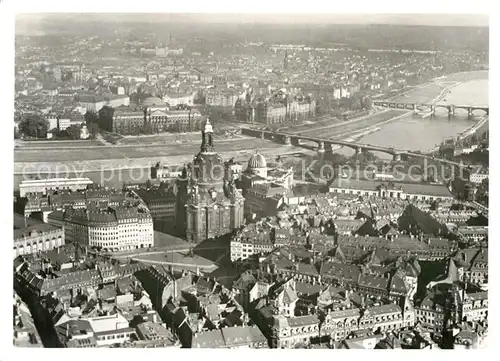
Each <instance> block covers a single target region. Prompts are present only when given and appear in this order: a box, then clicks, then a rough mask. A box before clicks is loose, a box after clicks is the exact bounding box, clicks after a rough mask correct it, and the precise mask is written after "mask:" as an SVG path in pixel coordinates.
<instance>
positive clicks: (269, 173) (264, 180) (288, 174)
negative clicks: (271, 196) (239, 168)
mask: <svg viewBox="0 0 500 361" xmlns="http://www.w3.org/2000/svg"><path fill="white" fill-rule="evenodd" d="M259 184H275V185H279V186H282V187H283V188H285V189H287V190H291V189H292V186H293V168H285V167H283V166H282V165H281V164H269V165H268V164H267V161H266V158H265V157H264V156H263V155H262V154H260V153H259V152H258V151H256V152H255V154H252V156H251V157H250V159H249V160H248V164H247V168H246V169H245V171H244V172H243V173H242V175H241V188H242V190H243V195H245V191H246V190H247V189H250V188H252V187H254V186H256V185H259Z"/></svg>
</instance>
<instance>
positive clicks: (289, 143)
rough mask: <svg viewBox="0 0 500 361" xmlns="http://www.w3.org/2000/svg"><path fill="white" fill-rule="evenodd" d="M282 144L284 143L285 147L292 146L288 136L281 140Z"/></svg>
mask: <svg viewBox="0 0 500 361" xmlns="http://www.w3.org/2000/svg"><path fill="white" fill-rule="evenodd" d="M283 142H284V143H285V145H291V144H292V141H291V140H290V137H289V136H285V137H284V138H283Z"/></svg>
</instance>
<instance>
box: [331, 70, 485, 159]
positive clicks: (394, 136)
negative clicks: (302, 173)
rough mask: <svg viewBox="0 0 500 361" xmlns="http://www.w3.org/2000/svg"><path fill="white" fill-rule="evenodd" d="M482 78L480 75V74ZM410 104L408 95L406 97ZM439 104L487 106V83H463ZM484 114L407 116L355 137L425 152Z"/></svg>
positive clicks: (344, 150)
mask: <svg viewBox="0 0 500 361" xmlns="http://www.w3.org/2000/svg"><path fill="white" fill-rule="evenodd" d="M481 75H482V74H481ZM407 99H408V102H411V101H412V99H411V94H408V98H407ZM437 103H438V104H454V105H475V106H487V105H488V104H489V101H488V80H487V79H478V80H472V81H466V82H463V83H461V84H459V85H457V86H455V87H453V88H452V89H451V92H450V93H449V94H447V95H446V96H445V97H444V98H443V99H441V100H440V101H438V102H437ZM483 115H484V113H483V112H481V111H477V112H476V113H474V118H472V119H468V117H467V112H466V111H463V110H456V113H455V116H454V117H451V118H448V115H447V111H446V110H445V109H438V111H437V112H436V116H435V117H433V118H431V117H427V118H422V116H420V115H410V116H408V117H405V118H403V119H401V120H398V121H394V122H389V123H387V124H384V125H381V126H379V127H377V130H376V131H374V132H371V133H370V134H367V135H365V136H362V137H360V138H357V141H358V142H360V143H365V144H372V145H380V146H389V147H394V148H400V149H410V150H420V151H422V152H427V151H429V150H430V149H432V148H434V147H435V146H436V145H439V144H441V142H442V141H443V140H444V139H448V138H455V137H456V136H457V135H458V134H460V133H461V132H463V131H464V130H466V129H467V128H469V127H471V126H472V125H473V124H474V123H475V122H477V121H478V120H479V119H480V118H481V117H483ZM336 152H337V153H341V154H345V155H352V154H353V151H352V150H351V149H350V148H342V149H338V150H336ZM376 155H377V156H378V157H380V158H390V157H391V156H390V155H388V154H384V153H376Z"/></svg>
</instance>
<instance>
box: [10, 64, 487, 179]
mask: <svg viewBox="0 0 500 361" xmlns="http://www.w3.org/2000/svg"><path fill="white" fill-rule="evenodd" d="M477 73H478V74H477V79H476V80H473V79H474V77H475V74H474V73H472V72H471V73H464V75H463V76H462V75H461V74H453V75H451V76H450V77H447V78H446V79H442V80H441V81H447V80H448V78H450V79H452V80H453V81H463V80H464V79H466V80H465V81H463V82H462V83H461V84H460V85H458V86H455V87H453V88H452V89H451V93H449V94H447V95H446V97H445V99H442V100H441V101H439V103H443V104H444V103H446V104H455V105H468V104H470V105H478V106H479V105H488V104H489V102H488V80H487V76H485V74H484V72H477ZM437 95H438V94H435V93H434V94H433V95H431V97H435V96H437ZM411 96H412V95H411V93H409V94H407V97H406V99H408V102H411V101H412V99H411ZM419 96H421V93H420V95H419ZM429 99H430V98H429ZM482 116H483V113H481V112H479V111H478V112H477V114H476V116H475V117H474V119H468V118H467V113H466V112H465V113H464V112H463V111H460V110H458V111H457V113H456V115H455V117H453V118H448V116H447V114H446V113H445V110H441V111H438V112H437V113H436V116H435V117H434V118H425V119H423V118H422V117H421V116H418V115H410V116H408V117H406V118H403V119H401V120H397V121H393V122H388V123H386V124H382V125H379V126H377V127H376V129H375V131H373V132H371V133H370V134H367V135H364V136H362V137H359V138H357V139H356V141H358V142H360V143H365V144H372V145H380V146H389V147H394V148H401V149H411V150H420V151H423V152H425V151H428V150H430V149H432V148H434V147H435V146H436V145H438V144H440V143H441V142H442V141H443V140H444V139H446V138H454V137H456V136H457V135H458V134H459V133H461V132H463V131H464V130H466V129H467V128H469V127H470V126H472V125H473V124H474V122H476V121H477V120H479V119H480V117H482ZM335 152H336V153H341V154H345V155H349V156H350V155H352V154H353V150H352V149H350V148H340V149H337V150H335ZM376 155H377V156H378V157H380V158H384V159H389V158H390V157H391V156H390V155H388V154H385V153H376ZM149 172H150V170H149V169H146V168H135V169H123V170H115V171H113V170H108V169H104V170H103V171H90V172H85V173H83V174H78V173H80V172H76V173H75V174H63V175H61V176H68V177H76V176H85V177H89V178H90V179H92V180H93V181H94V182H96V183H99V184H106V185H109V186H114V187H121V186H122V185H123V183H124V182H126V183H131V182H132V183H138V182H145V181H146V180H147V179H149ZM22 180H23V176H22V175H16V176H15V177H14V187H16V188H17V187H18V185H19V183H20V182H21V181H22Z"/></svg>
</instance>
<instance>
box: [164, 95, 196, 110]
mask: <svg viewBox="0 0 500 361" xmlns="http://www.w3.org/2000/svg"><path fill="white" fill-rule="evenodd" d="M195 94H196V93H195V92H187V93H183V92H167V93H166V94H165V95H164V96H163V101H164V102H165V103H167V104H168V105H169V106H171V107H176V106H179V105H188V106H193V103H194V96H195Z"/></svg>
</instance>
